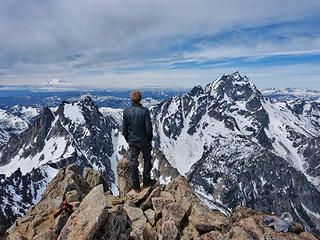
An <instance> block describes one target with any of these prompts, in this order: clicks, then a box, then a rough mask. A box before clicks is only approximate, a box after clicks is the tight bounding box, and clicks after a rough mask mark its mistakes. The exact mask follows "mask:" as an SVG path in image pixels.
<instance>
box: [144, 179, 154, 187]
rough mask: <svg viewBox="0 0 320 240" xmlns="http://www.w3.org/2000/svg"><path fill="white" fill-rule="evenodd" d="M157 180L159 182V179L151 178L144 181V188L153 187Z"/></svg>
mask: <svg viewBox="0 0 320 240" xmlns="http://www.w3.org/2000/svg"><path fill="white" fill-rule="evenodd" d="M156 182H157V180H155V179H150V180H149V181H147V182H144V183H143V188H147V187H151V186H153V185H155V184H156Z"/></svg>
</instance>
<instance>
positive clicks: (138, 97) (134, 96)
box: [130, 91, 142, 103]
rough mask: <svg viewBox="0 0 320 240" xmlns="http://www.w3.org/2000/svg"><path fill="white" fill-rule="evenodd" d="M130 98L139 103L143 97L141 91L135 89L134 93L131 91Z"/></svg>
mask: <svg viewBox="0 0 320 240" xmlns="http://www.w3.org/2000/svg"><path fill="white" fill-rule="evenodd" d="M130 98H131V100H132V102H134V103H139V102H140V101H141V99H142V96H141V92H139V91H133V92H132V93H130Z"/></svg>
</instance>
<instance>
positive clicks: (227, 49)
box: [0, 0, 320, 88]
mask: <svg viewBox="0 0 320 240" xmlns="http://www.w3.org/2000/svg"><path fill="white" fill-rule="evenodd" d="M0 19H1V21H0V35H1V41H0V51H1V54H0V85H2V86H3V85H11V86H12V85H41V84H45V83H48V82H52V81H53V82H55V80H56V79H62V80H63V81H60V82H58V83H59V84H60V83H64V82H65V83H67V85H68V86H71V85H72V86H89V87H94V88H106V87H113V88H121V87H122V88H128V87H151V86H155V87H181V88H189V87H192V86H194V85H199V84H200V85H205V84H206V83H208V82H212V81H213V80H215V79H216V78H218V77H220V76H221V75H222V74H224V73H227V74H231V73H233V72H235V71H239V73H240V74H241V75H247V76H248V77H249V79H250V80H251V81H252V82H253V83H255V84H256V86H257V87H259V88H284V87H292V88H320V78H319V76H320V28H319V26H320V1H315V0H290V1H283V0H270V1H266V2H261V1H255V0H243V1H237V0H227V1H211V0H199V1H192V0H176V1H169V0H162V1H148V0H137V1H129V0H108V1H101V0H91V1H87V0H69V1H63V0H56V1H41V0H30V1H18V0H2V1H1V2H0ZM61 85H63V84H61Z"/></svg>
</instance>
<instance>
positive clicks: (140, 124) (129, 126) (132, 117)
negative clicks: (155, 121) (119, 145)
mask: <svg viewBox="0 0 320 240" xmlns="http://www.w3.org/2000/svg"><path fill="white" fill-rule="evenodd" d="M122 133H123V136H124V137H125V139H126V141H127V142H147V141H151V140H152V124H151V118H150V112H149V110H148V109H147V108H145V107H143V106H142V105H141V104H140V103H133V104H132V105H131V106H130V107H129V108H127V109H125V110H124V112H123V124H122Z"/></svg>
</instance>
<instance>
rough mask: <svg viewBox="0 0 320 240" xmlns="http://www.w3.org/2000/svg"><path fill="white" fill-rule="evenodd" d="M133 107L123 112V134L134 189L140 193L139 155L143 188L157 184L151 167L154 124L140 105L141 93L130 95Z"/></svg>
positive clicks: (147, 111)
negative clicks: (141, 156)
mask: <svg viewBox="0 0 320 240" xmlns="http://www.w3.org/2000/svg"><path fill="white" fill-rule="evenodd" d="M130 98H131V100H132V105H131V106H130V107H129V108H126V109H125V110H124V111H123V122H122V134H123V136H124V137H125V139H126V141H127V143H129V154H130V157H129V159H130V162H131V174H132V184H133V189H134V190H135V191H136V192H139V191H140V181H139V170H138V166H139V161H138V157H139V153H140V151H141V152H142V154H143V158H144V166H143V187H149V186H151V185H153V184H154V183H155V180H154V179H151V177H150V171H151V168H152V165H151V150H152V146H151V141H152V124H151V118H150V112H149V110H148V109H147V108H145V107H143V106H142V105H141V103H140V101H141V99H142V96H141V93H140V92H139V91H134V92H132V93H131V94H130Z"/></svg>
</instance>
